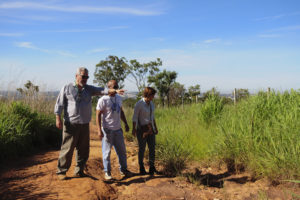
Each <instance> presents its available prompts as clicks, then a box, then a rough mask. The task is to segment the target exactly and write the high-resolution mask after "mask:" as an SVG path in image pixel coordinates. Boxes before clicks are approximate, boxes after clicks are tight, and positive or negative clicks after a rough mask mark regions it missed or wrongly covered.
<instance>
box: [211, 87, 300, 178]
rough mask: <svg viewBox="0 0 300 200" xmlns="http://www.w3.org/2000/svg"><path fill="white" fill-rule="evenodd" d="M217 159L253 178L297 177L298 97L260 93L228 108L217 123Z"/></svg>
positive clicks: (299, 146) (299, 161) (299, 152)
mask: <svg viewBox="0 0 300 200" xmlns="http://www.w3.org/2000/svg"><path fill="white" fill-rule="evenodd" d="M216 141H217V143H216V146H215V153H216V155H217V156H218V157H219V158H220V159H222V160H224V161H225V162H227V163H228V164H230V165H233V166H232V167H234V168H235V169H236V168H237V167H242V168H246V169H247V170H249V171H251V172H252V173H253V174H254V175H255V176H267V177H270V178H272V179H278V178H295V177H299V176H300V157H299V155H300V93H299V92H297V91H294V90H291V91H290V92H284V93H283V94H282V93H279V92H277V93H276V92H274V91H273V92H271V93H270V94H267V93H262V92H261V93H259V94H258V95H256V96H252V97H251V98H249V99H248V100H246V101H242V102H240V103H239V104H238V105H237V106H236V107H228V108H227V109H226V111H224V113H223V117H222V119H221V120H220V123H219V132H218V140H216Z"/></svg>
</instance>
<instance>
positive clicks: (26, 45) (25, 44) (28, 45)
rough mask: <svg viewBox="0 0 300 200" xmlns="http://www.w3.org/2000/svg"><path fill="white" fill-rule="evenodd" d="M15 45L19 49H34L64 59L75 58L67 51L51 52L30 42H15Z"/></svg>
mask: <svg viewBox="0 0 300 200" xmlns="http://www.w3.org/2000/svg"><path fill="white" fill-rule="evenodd" d="M15 45H16V46H17V47H20V48H26V49H34V50H37V51H41V52H44V53H50V54H58V55H61V56H65V57H76V56H75V55H73V54H72V53H70V52H68V51H64V50H54V51H53V50H48V49H42V48H39V47H36V46H35V45H33V44H32V43H31V42H16V43H15Z"/></svg>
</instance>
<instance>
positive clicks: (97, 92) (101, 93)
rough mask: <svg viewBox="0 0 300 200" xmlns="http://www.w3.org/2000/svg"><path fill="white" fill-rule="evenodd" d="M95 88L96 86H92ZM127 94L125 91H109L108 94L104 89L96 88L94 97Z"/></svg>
mask: <svg viewBox="0 0 300 200" xmlns="http://www.w3.org/2000/svg"><path fill="white" fill-rule="evenodd" d="M92 87H94V86H92ZM124 92H125V90H124V89H120V90H116V89H108V90H107V92H105V91H104V88H102V87H94V93H93V96H99V95H107V94H116V93H117V94H120V95H123V94H124Z"/></svg>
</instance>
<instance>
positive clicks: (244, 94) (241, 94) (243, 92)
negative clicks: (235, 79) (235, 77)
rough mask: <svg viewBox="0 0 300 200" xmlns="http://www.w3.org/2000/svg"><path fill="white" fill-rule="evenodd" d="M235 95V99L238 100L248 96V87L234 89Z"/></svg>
mask: <svg viewBox="0 0 300 200" xmlns="http://www.w3.org/2000/svg"><path fill="white" fill-rule="evenodd" d="M235 96H236V101H240V100H242V99H246V98H248V97H249V96H250V93H249V90H248V89H242V88H240V89H237V90H236V93H235Z"/></svg>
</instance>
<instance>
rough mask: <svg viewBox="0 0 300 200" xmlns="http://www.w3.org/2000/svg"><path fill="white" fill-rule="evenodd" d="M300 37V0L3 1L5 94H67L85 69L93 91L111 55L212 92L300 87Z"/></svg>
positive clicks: (0, 42) (0, 57)
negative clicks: (31, 87)
mask: <svg viewBox="0 0 300 200" xmlns="http://www.w3.org/2000/svg"><path fill="white" fill-rule="evenodd" d="M299 33H300V1H299V0H205V1H204V0H186V1H179V0H159V1H158V0H153V1H150V0H117V1H112V0H110V1H108V0H85V1H79V0H72V1H70V0H69V1H65V0H44V1H41V0H36V1H35V0H31V1H6V0H0V73H1V76H0V81H1V83H2V86H1V87H2V88H0V89H11V88H12V89H13V88H14V87H20V86H21V85H22V84H24V83H25V82H26V81H27V80H32V81H33V82H34V83H36V84H38V85H40V86H41V87H43V88H44V89H46V90H59V89H60V88H61V87H62V86H63V85H64V84H66V83H69V82H71V81H73V80H74V76H75V75H74V74H75V71H76V68H77V67H79V66H86V67H87V68H88V69H89V70H90V76H91V78H90V80H89V83H92V80H93V73H94V71H95V65H96V64H97V63H99V62H100V61H101V60H104V59H105V58H106V57H107V56H108V55H116V56H119V57H125V58H127V59H128V60H130V59H137V60H138V61H140V62H148V61H151V60H155V59H156V58H161V59H162V61H163V66H162V69H167V70H170V71H176V72H178V78H177V81H178V82H180V83H181V84H184V85H185V86H186V87H189V86H191V85H196V84H200V86H201V91H202V92H205V91H207V90H209V89H211V88H212V87H217V89H218V90H219V91H221V92H231V91H232V90H233V88H248V89H249V90H250V91H258V90H261V89H266V88H267V87H271V88H274V89H276V90H280V91H282V90H286V89H291V88H294V89H299V88H300V87H299V86H300V78H299V77H300V34H299ZM125 89H127V90H129V91H135V90H136V87H135V85H134V84H133V83H132V82H130V81H129V80H127V81H126V82H125Z"/></svg>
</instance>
